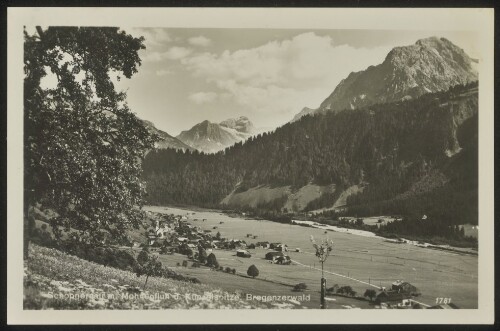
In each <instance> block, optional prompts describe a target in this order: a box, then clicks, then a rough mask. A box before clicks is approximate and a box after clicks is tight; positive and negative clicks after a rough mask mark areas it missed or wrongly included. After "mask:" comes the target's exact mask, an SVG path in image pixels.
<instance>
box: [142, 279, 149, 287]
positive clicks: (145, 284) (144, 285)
mask: <svg viewBox="0 0 500 331" xmlns="http://www.w3.org/2000/svg"><path fill="white" fill-rule="evenodd" d="M148 279H149V275H146V281H145V282H144V286H143V287H142V290H145V289H146V284H147V283H148Z"/></svg>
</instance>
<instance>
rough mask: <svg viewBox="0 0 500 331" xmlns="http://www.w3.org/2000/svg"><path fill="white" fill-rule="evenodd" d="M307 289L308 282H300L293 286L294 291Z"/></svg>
mask: <svg viewBox="0 0 500 331" xmlns="http://www.w3.org/2000/svg"><path fill="white" fill-rule="evenodd" d="M305 289H307V284H306V283H298V284H296V285H295V286H294V287H293V290H294V291H304V290H305Z"/></svg>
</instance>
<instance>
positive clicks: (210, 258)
mask: <svg viewBox="0 0 500 331" xmlns="http://www.w3.org/2000/svg"><path fill="white" fill-rule="evenodd" d="M207 265H208V266H209V267H215V268H218V267H219V263H218V262H217V258H216V257H215V254H214V253H210V255H208V257H207Z"/></svg>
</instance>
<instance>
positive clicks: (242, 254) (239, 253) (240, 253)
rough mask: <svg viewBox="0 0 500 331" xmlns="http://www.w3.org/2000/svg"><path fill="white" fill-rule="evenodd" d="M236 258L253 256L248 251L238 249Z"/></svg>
mask: <svg viewBox="0 0 500 331" xmlns="http://www.w3.org/2000/svg"><path fill="white" fill-rule="evenodd" d="M236 256H239V257H251V256H252V254H250V252H248V251H247V250H244V249H238V250H237V251H236Z"/></svg>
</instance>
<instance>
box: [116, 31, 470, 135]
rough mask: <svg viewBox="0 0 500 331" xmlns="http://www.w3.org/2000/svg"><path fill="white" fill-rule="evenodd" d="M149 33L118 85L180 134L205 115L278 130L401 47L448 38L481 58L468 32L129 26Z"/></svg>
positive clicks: (145, 115)
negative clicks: (133, 70)
mask: <svg viewBox="0 0 500 331" xmlns="http://www.w3.org/2000/svg"><path fill="white" fill-rule="evenodd" d="M124 30H125V31H126V32H127V33H129V34H131V35H133V36H135V37H139V36H143V37H144V38H145V45H146V49H145V50H141V51H140V53H139V55H140V58H141V61H142V64H141V66H140V67H139V72H138V73H137V74H135V75H134V76H132V78H131V79H122V80H121V81H120V82H116V87H117V88H118V89H119V90H125V91H127V100H128V104H129V107H130V108H131V109H132V111H133V112H135V113H136V114H137V116H139V117H140V118H142V119H146V120H149V121H152V122H153V123H154V124H155V126H156V127H157V128H159V129H161V130H164V131H166V132H167V133H169V134H171V135H173V136H176V135H178V134H179V133H180V132H181V131H183V130H188V129H190V128H191V127H192V126H194V125H195V124H197V123H200V122H202V121H204V120H209V121H210V122H215V123H218V122H221V121H223V120H225V119H228V118H234V117H239V116H247V117H248V118H249V119H250V121H252V122H253V123H254V125H255V126H256V127H257V128H267V129H271V128H276V127H278V126H280V125H283V124H285V123H286V122H288V121H290V120H291V119H292V118H293V116H294V115H295V114H296V113H298V112H299V111H300V110H301V109H302V108H303V107H309V108H317V107H318V106H319V105H320V103H321V102H322V101H323V100H324V99H325V98H327V97H328V96H329V95H330V94H331V93H332V92H333V90H334V89H335V87H336V86H337V84H338V83H339V82H340V81H341V80H342V79H344V78H345V77H347V76H348V75H349V73H351V72H353V71H360V70H364V69H366V68H367V67H368V66H370V65H377V64H379V63H382V62H383V60H384V58H385V57H386V55H387V53H388V52H389V51H390V50H391V49H392V48H393V47H396V46H404V45H410V44H414V43H415V42H416V41H417V40H418V39H421V38H426V37H430V36H437V37H445V38H447V39H449V40H450V41H451V42H453V43H455V44H456V45H457V46H459V47H461V48H463V49H464V50H465V51H466V52H467V53H468V54H469V55H470V56H472V57H475V58H477V57H478V54H477V52H476V45H475V44H474V42H475V40H476V39H477V38H474V37H475V35H474V34H473V33H472V32H467V31H453V32H450V31H392V30H384V31H382V30H380V31H376V30H292V29H279V30H275V29H200V28H126V29H124Z"/></svg>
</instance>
